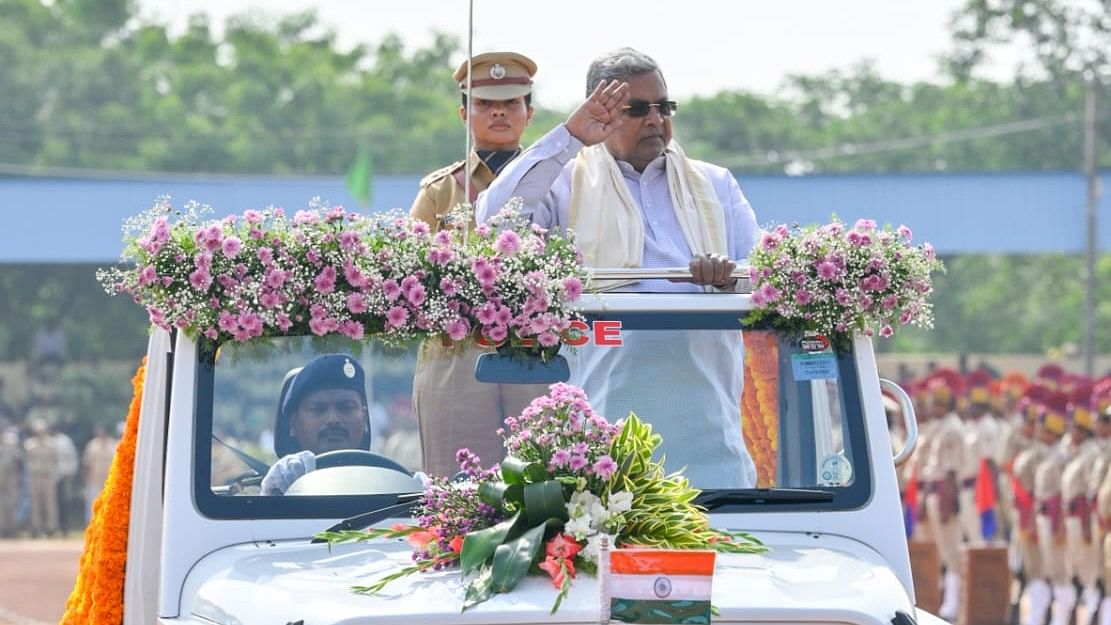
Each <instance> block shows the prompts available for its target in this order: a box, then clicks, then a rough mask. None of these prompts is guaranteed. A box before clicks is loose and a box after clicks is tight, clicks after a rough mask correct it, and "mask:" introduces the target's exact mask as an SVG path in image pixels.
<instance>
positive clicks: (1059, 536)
mask: <svg viewBox="0 0 1111 625" xmlns="http://www.w3.org/2000/svg"><path fill="white" fill-rule="evenodd" d="M1058 388H1059V386H1058ZM1067 411H1068V396H1067V395H1065V393H1064V392H1063V391H1060V390H1054V391H1050V393H1049V396H1048V397H1047V398H1046V409H1045V412H1044V413H1043V415H1042V419H1041V421H1042V429H1041V432H1042V435H1043V436H1044V438H1043V440H1044V441H1045V442H1046V444H1047V445H1049V453H1048V454H1046V457H1045V459H1044V460H1042V462H1041V464H1039V465H1038V468H1037V470H1036V471H1035V473H1034V502H1035V504H1034V505H1035V510H1036V511H1037V515H1036V516H1035V519H1034V523H1035V526H1036V527H1037V532H1038V548H1039V549H1041V553H1042V562H1043V564H1044V565H1045V573H1046V577H1047V578H1048V580H1049V583H1050V585H1051V586H1052V587H1053V607H1052V611H1051V617H1050V621H1049V622H1050V625H1068V623H1069V620H1070V619H1071V617H1072V610H1073V608H1074V607H1075V606H1076V588H1075V587H1073V585H1072V581H1071V580H1070V579H1069V578H1068V575H1067V574H1066V569H1065V554H1064V551H1065V550H1064V547H1065V523H1064V520H1065V518H1064V502H1063V501H1062V498H1061V474H1062V473H1063V472H1064V470H1065V465H1066V464H1067V462H1068V459H1069V458H1068V455H1067V453H1066V450H1065V449H1064V448H1063V446H1062V445H1061V439H1062V437H1064V435H1065V432H1066V429H1067V428H1068V413H1067Z"/></svg>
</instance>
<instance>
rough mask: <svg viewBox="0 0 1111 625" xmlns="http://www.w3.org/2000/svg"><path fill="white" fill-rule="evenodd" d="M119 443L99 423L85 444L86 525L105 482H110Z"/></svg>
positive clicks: (83, 465) (82, 457)
mask: <svg viewBox="0 0 1111 625" xmlns="http://www.w3.org/2000/svg"><path fill="white" fill-rule="evenodd" d="M118 442H119V441H117V440H116V439H115V438H113V437H112V436H111V435H110V434H108V429H107V428H106V427H104V426H103V425H101V424H99V423H98V424H97V425H96V426H95V427H94V429H93V437H92V438H91V439H89V442H87V443H85V450H84V452H82V454H81V469H82V471H83V472H84V473H83V478H84V483H85V489H84V495H85V523H88V522H89V519H90V518H92V510H93V502H94V501H96V498H97V497H98V496H99V495H100V491H101V489H102V488H104V482H106V481H107V480H108V471H109V470H110V469H111V468H112V459H113V458H115V457H116V444H117V443H118Z"/></svg>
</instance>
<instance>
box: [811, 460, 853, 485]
mask: <svg viewBox="0 0 1111 625" xmlns="http://www.w3.org/2000/svg"><path fill="white" fill-rule="evenodd" d="M852 477H853V465H852V464H851V463H850V462H849V459H848V458H846V457H845V456H843V455H841V454H833V455H832V456H828V457H826V459H825V460H823V461H822V466H821V468H820V469H818V485H819V486H844V485H845V484H848V483H849V480H851V479H852Z"/></svg>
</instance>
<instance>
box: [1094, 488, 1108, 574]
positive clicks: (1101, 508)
mask: <svg viewBox="0 0 1111 625" xmlns="http://www.w3.org/2000/svg"><path fill="white" fill-rule="evenodd" d="M1096 512H1097V513H1098V514H1099V518H1100V520H1101V521H1102V523H1103V525H1102V526H1101V527H1102V528H1103V530H1104V538H1103V576H1104V577H1103V579H1104V580H1105V581H1108V582H1111V470H1108V471H1104V475H1103V484H1101V485H1100V487H1099V493H1098V494H1097V495H1096Z"/></svg>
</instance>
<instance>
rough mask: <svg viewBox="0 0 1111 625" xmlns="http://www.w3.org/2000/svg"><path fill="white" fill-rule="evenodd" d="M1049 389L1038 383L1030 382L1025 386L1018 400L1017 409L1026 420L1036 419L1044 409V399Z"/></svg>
mask: <svg viewBox="0 0 1111 625" xmlns="http://www.w3.org/2000/svg"><path fill="white" fill-rule="evenodd" d="M1048 394H1049V389H1047V388H1046V387H1044V386H1042V385H1040V384H1031V385H1030V386H1027V387H1026V391H1025V392H1024V393H1023V394H1022V398H1020V399H1019V400H1018V409H1019V411H1021V412H1022V415H1023V416H1024V417H1026V419H1027V420H1030V421H1033V420H1034V419H1037V418H1038V417H1039V416H1040V415H1041V413H1042V412H1044V411H1045V399H1046V397H1047V396H1048Z"/></svg>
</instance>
